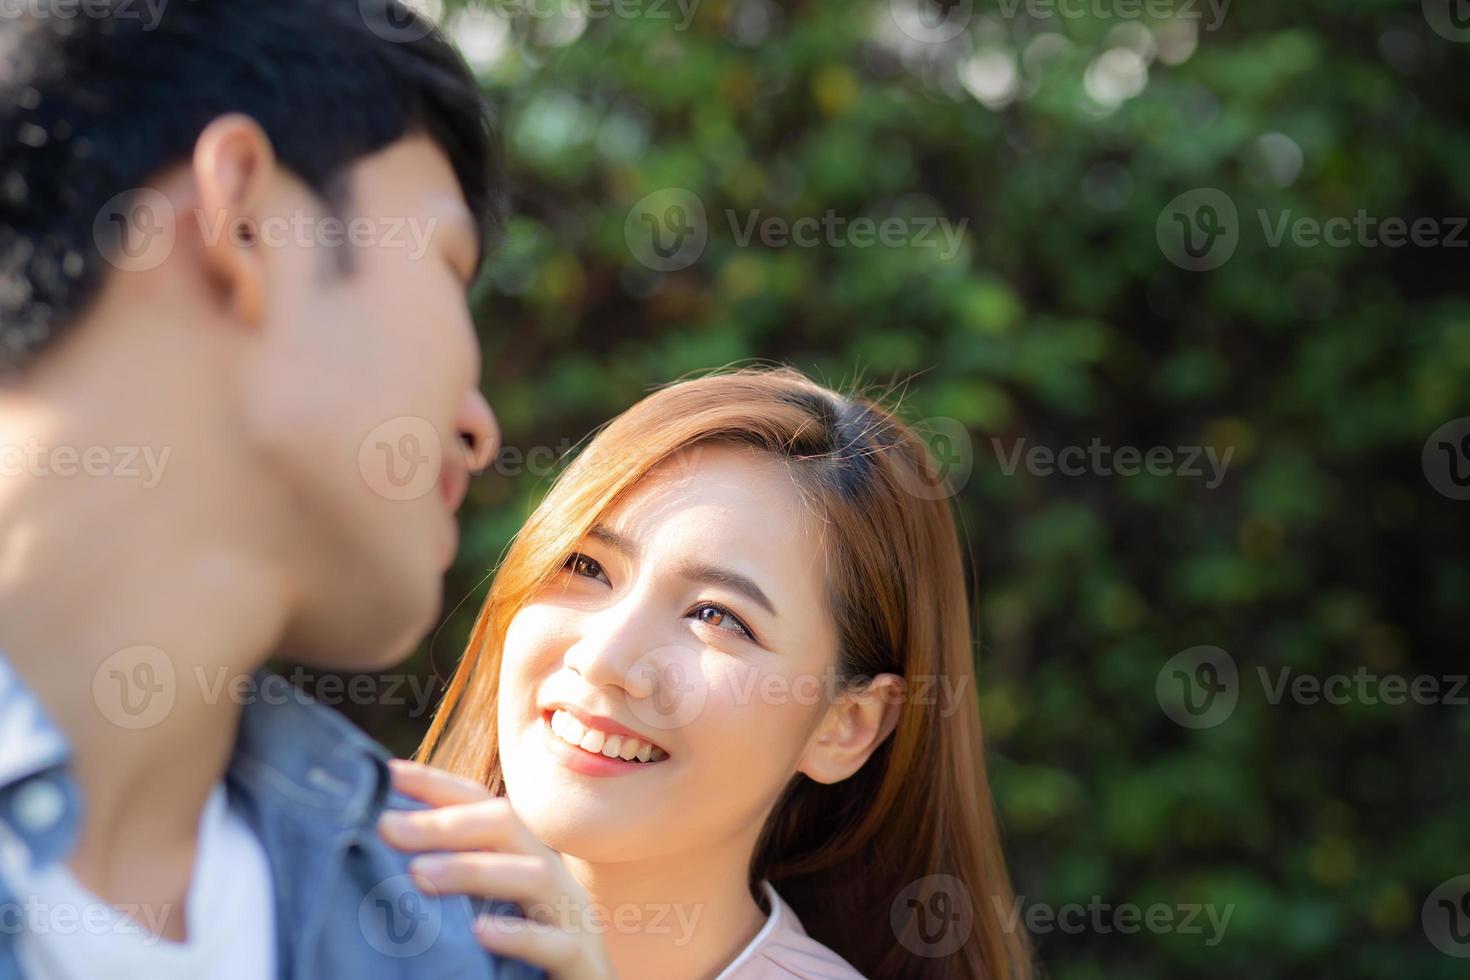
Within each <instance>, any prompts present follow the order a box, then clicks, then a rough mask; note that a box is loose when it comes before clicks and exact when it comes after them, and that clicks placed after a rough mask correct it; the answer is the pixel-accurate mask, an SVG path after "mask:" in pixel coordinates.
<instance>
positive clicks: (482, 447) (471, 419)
mask: <svg viewBox="0 0 1470 980" xmlns="http://www.w3.org/2000/svg"><path fill="white" fill-rule="evenodd" d="M454 424H455V427H456V428H457V429H458V431H459V440H460V443H461V444H462V445H463V446H464V453H465V461H466V463H467V464H468V465H469V470H470V472H471V473H479V472H480V471H482V470H484V469H486V468H487V467H489V465H490V464H491V463H492V462H494V461H495V454H496V453H498V452H500V423H499V422H498V421H496V418H495V412H494V411H493V410H492V409H491V408H490V403H489V402H487V401H486V400H485V396H484V395H482V394H480V392H479V391H478V390H472V391H471V392H470V393H469V394H468V395H466V396H465V400H464V404H462V405H461V406H460V408H459V416H458V418H456V419H455V423H454Z"/></svg>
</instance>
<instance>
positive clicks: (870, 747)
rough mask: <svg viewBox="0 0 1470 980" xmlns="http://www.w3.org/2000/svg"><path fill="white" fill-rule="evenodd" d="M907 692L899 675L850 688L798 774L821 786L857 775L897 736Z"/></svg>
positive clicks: (827, 717) (812, 744)
mask: <svg viewBox="0 0 1470 980" xmlns="http://www.w3.org/2000/svg"><path fill="white" fill-rule="evenodd" d="M904 691H905V686H904V682H903V678H902V677H899V676H898V675H897V674H879V675H878V676H876V677H874V678H873V679H872V680H870V681H868V682H867V683H865V684H854V685H850V686H849V687H848V688H847V689H846V690H844V691H843V692H842V693H841V694H839V695H838V696H837V699H836V700H835V701H833V703H832V704H830V705H828V707H827V713H826V715H824V716H823V718H822V721H821V724H819V725H818V726H817V730H816V732H814V733H813V734H812V738H811V741H809V742H808V743H807V747H806V752H805V753H804V754H803V755H802V757H801V761H800V762H799V763H798V764H797V767H796V771H797V772H802V773H805V774H806V775H807V776H809V777H810V778H811V779H813V780H815V781H816V782H819V783H840V782H842V780H844V779H846V778H848V777H849V776H851V775H852V774H853V773H855V772H857V771H858V770H859V769H861V768H862V767H863V763H865V762H867V761H868V757H869V756H871V755H872V754H873V752H874V751H876V750H877V748H878V746H880V745H882V744H883V740H884V739H885V738H887V737H888V736H889V735H891V734H893V729H894V726H895V725H897V724H898V709H899V706H900V705H902V703H903V700H904Z"/></svg>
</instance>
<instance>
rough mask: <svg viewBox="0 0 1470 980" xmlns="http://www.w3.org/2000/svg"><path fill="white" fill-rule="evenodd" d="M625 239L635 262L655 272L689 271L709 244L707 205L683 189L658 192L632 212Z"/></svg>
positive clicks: (667, 188) (627, 223)
mask: <svg viewBox="0 0 1470 980" xmlns="http://www.w3.org/2000/svg"><path fill="white" fill-rule="evenodd" d="M623 238H624V240H625V241H626V242H627V243H628V251H629V252H631V253H632V255H633V258H635V259H637V260H638V262H639V263H640V264H642V265H645V266H647V267H648V268H650V269H652V270H654V271H655V272H677V271H679V270H680V269H687V268H689V267H690V266H691V265H693V264H694V263H695V262H697V261H699V257H700V256H701V255H703V254H704V247H705V245H707V244H708V243H709V224H708V222H707V221H706V219H705V213H704V202H703V201H701V200H700V199H699V197H698V196H697V195H696V194H695V193H694V192H693V191H689V190H685V189H684V188H682V187H665V188H663V189H661V190H656V191H654V192H653V193H652V194H649V195H647V196H645V197H644V198H643V199H642V200H640V201H639V202H638V203H637V204H635V205H633V209H632V210H631V211H629V212H628V217H627V219H626V220H625V221H624V222H623Z"/></svg>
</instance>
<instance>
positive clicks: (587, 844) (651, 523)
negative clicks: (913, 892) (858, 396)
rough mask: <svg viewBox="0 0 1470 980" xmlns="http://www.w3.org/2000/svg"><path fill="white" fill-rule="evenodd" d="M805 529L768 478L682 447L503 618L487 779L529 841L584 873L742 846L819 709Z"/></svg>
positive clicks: (783, 488) (794, 505) (747, 457)
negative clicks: (494, 776) (495, 727)
mask: <svg viewBox="0 0 1470 980" xmlns="http://www.w3.org/2000/svg"><path fill="white" fill-rule="evenodd" d="M813 524H814V522H813V519H812V515H811V514H809V513H808V511H807V510H806V508H805V506H804V504H803V502H802V500H801V497H800V495H799V492H798V490H797V488H796V487H795V485H794V483H793V480H792V477H791V475H790V473H789V472H788V470H787V469H786V467H785V466H784V464H782V463H781V462H780V461H778V460H776V459H774V458H772V457H770V456H768V455H765V454H762V453H759V452H757V451H754V450H750V449H745V448H740V447H729V446H714V445H709V446H696V447H694V448H692V449H690V450H687V451H685V452H684V453H682V454H680V455H679V456H677V457H675V458H673V459H671V460H669V461H667V462H666V463H665V464H663V465H662V466H661V467H659V468H658V469H656V470H654V471H653V472H651V473H650V474H649V475H648V476H647V477H646V478H645V479H644V480H643V481H642V482H641V483H640V484H639V485H638V486H637V487H636V488H635V489H634V491H633V492H632V493H631V494H629V495H628V497H627V498H626V499H625V500H624V501H623V502H622V504H621V505H620V506H618V507H617V508H615V509H614V510H612V511H611V512H609V513H608V514H606V515H604V518H603V519H602V521H601V522H600V523H599V524H598V525H597V527H596V528H595V529H594V530H593V532H592V533H591V534H589V535H588V537H587V538H586V539H585V540H584V541H583V542H582V543H581V544H580V545H579V546H578V548H577V554H575V555H573V556H572V558H571V560H570V561H568V563H567V565H566V567H565V568H563V570H562V571H561V572H560V573H559V575H558V577H557V578H556V579H555V581H554V582H553V583H552V584H551V585H550V586H549V587H548V588H546V589H545V590H544V591H543V592H542V593H541V594H540V595H539V596H538V597H536V599H535V600H534V601H533V602H531V603H530V604H529V605H527V606H526V607H525V608H524V609H522V610H521V611H520V612H519V613H518V614H517V615H516V616H515V618H514V619H513V620H512V621H511V623H510V625H509V628H508V630H507V634H506V640H505V652H504V659H503V662H502V666H501V687H500V714H499V737H500V753H501V765H502V770H503V772H504V776H505V781H506V788H507V792H508V794H509V796H510V798H511V801H512V802H513V803H514V805H515V808H516V812H517V813H518V814H520V816H521V817H522V819H524V820H525V821H526V823H527V824H528V825H529V826H530V828H531V830H532V831H534V832H535V833H536V834H537V835H538V836H539V837H540V838H541V839H542V840H544V841H545V842H546V843H547V844H549V845H550V846H552V847H554V848H556V849H557V850H560V851H563V852H565V853H568V854H571V855H575V856H577V857H579V858H582V859H584V860H587V861H594V862H602V861H609V862H612V861H616V862H622V861H629V860H637V859H640V858H647V857H651V856H657V855H663V854H670V855H672V854H679V853H688V852H690V851H693V850H698V849H703V848H709V847H712V846H715V845H717V844H719V843H721V842H729V841H737V840H742V839H748V840H749V842H751V844H753V842H754V840H755V838H756V836H757V835H758V833H759V830H760V828H761V825H762V823H763V822H764V819H765V816H766V814H767V813H768V812H769V810H770V808H771V806H772V805H773V804H774V802H775V800H776V798H777V797H778V795H779V794H780V792H781V790H782V789H783V788H784V786H785V785H786V783H787V781H788V780H789V779H790V777H791V776H792V775H793V773H794V772H796V771H797V770H798V768H799V767H800V766H801V764H802V759H803V755H804V750H805V749H806V747H807V744H808V742H809V740H811V739H812V736H813V734H814V732H815V731H816V729H817V726H818V723H819V722H820V720H821V718H822V716H823V714H824V713H825V710H826V706H827V704H828V693H827V692H828V690H829V688H830V686H831V680H832V678H831V671H832V667H833V665H834V664H835V660H836V652H837V639H836V630H835V627H834V624H833V622H832V620H831V615H830V613H829V610H828V602H827V596H826V590H825V588H824V575H823V558H822V551H821V549H820V546H819V541H818V538H817V533H816V529H815V527H814V526H813ZM630 733H631V735H632V736H634V737H636V739H637V741H636V742H634V741H630ZM614 736H616V738H614ZM573 741H576V742H578V743H579V744H578V745H576V746H574V745H573V744H571V743H572V742H573ZM609 742H612V744H611V745H609V744H608V743H609ZM625 756H631V758H630V759H627V761H625V760H624V757H625ZM640 758H642V759H646V760H647V761H640Z"/></svg>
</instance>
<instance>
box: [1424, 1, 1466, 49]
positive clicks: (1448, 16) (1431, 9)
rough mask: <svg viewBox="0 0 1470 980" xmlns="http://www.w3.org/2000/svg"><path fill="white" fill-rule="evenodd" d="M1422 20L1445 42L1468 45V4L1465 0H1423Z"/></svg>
mask: <svg viewBox="0 0 1470 980" xmlns="http://www.w3.org/2000/svg"><path fill="white" fill-rule="evenodd" d="M1423 5H1424V19H1425V20H1426V21H1428V22H1429V27H1430V29H1431V30H1432V31H1434V33H1436V34H1438V35H1439V36H1440V37H1442V38H1444V39H1445V40H1446V41H1458V42H1459V43H1461V44H1465V43H1470V3H1467V2H1466V0H1424V4H1423Z"/></svg>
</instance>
